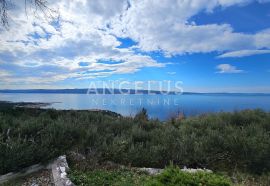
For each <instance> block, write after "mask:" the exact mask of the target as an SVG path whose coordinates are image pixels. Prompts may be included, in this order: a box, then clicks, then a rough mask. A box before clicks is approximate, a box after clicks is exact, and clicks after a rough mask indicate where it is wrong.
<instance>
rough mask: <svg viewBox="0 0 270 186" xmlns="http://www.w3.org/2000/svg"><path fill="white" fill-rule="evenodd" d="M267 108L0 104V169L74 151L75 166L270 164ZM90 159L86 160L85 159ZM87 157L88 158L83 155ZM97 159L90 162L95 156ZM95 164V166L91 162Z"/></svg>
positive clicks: (268, 168)
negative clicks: (154, 115) (176, 115)
mask: <svg viewBox="0 0 270 186" xmlns="http://www.w3.org/2000/svg"><path fill="white" fill-rule="evenodd" d="M269 139H270V114H269V113H267V112H264V111H262V110H245V111H241V112H234V113H218V114H208V115H202V116H198V117H190V118H186V119H182V120H175V119H172V120H170V121H168V122H160V121H158V120H149V119H148V118H147V112H146V111H145V110H144V111H142V112H141V113H138V114H137V115H136V117H135V118H129V117H121V116H119V115H117V114H115V113H112V112H99V111H96V112H94V111H72V110H70V111H57V110H42V109H30V108H8V109H2V110H0V174H5V173H7V172H10V171H17V170H19V169H21V168H23V167H26V166H29V165H32V164H35V163H39V162H47V161H48V160H50V159H52V158H55V157H56V156H58V155H61V154H66V153H68V152H70V151H76V152H80V153H82V154H84V155H85V156H86V160H84V161H86V163H85V164H83V165H81V169H84V168H85V169H87V170H89V169H91V167H83V166H89V165H91V166H94V165H95V164H98V163H100V162H104V161H112V162H115V163H119V164H123V165H129V166H136V167H157V168H164V167H165V166H166V165H168V164H170V162H172V163H173V164H174V165H178V166H180V167H183V166H187V167H191V168H192V167H193V168H197V167H201V168H208V169H211V170H214V171H219V172H220V171H222V172H227V173H228V174H231V173H233V172H238V171H239V172H244V173H249V174H257V175H259V174H264V173H267V172H270V158H269V157H270V140H269ZM87 162H88V163H87ZM89 162H92V163H89ZM93 162H95V163H93ZM93 169H94V167H93Z"/></svg>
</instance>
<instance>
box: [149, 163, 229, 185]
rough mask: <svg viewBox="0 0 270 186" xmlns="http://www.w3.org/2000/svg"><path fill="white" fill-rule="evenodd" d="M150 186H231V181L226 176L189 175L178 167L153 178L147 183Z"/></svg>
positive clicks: (211, 174) (204, 173)
mask: <svg viewBox="0 0 270 186" xmlns="http://www.w3.org/2000/svg"><path fill="white" fill-rule="evenodd" d="M146 185H149V186H165V185H166V186H174V185H179V186H230V185H232V183H231V181H230V180H229V179H228V178H225V177H224V176H221V175H217V174H213V173H206V172H196V173H187V172H183V171H181V170H180V169H179V168H178V167H172V166H171V167H168V168H166V169H165V170H164V172H162V174H160V175H157V176H155V177H153V178H152V179H151V180H150V181H147V182H146Z"/></svg>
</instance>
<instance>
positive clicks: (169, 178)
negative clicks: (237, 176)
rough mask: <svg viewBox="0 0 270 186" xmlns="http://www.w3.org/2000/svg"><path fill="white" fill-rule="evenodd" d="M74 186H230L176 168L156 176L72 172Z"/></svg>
mask: <svg viewBox="0 0 270 186" xmlns="http://www.w3.org/2000/svg"><path fill="white" fill-rule="evenodd" d="M69 177H70V178H71V180H72V182H73V183H74V184H76V185H89V186H90V185H93V186H94V185H95V186H99V185H112V186H116V185H117V186H127V185H129V186H142V185H145V186H165V185H166V186H174V185H179V186H230V185H232V183H231V181H230V180H229V179H228V178H225V177H224V176H220V175H217V174H213V173H205V172H197V173H187V172H183V171H181V170H180V169H179V168H178V167H172V166H170V167H168V168H166V169H165V170H164V172H162V173H161V174H160V175H157V176H150V175H147V174H146V173H143V172H138V171H134V170H128V169H119V170H113V171H112V170H94V171H87V172H84V171H72V172H70V174H69Z"/></svg>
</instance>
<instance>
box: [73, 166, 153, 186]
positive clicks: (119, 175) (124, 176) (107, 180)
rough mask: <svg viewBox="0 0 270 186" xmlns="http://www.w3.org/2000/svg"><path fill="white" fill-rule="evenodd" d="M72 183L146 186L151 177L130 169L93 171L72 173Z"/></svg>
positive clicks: (96, 185)
mask: <svg viewBox="0 0 270 186" xmlns="http://www.w3.org/2000/svg"><path fill="white" fill-rule="evenodd" d="M69 177H70V179H71V181H72V182H73V183H74V184H75V185H78V186H79V185H81V186H83V185H88V186H99V185H111V186H135V185H136V186H137V185H144V183H145V182H146V181H147V180H149V179H150V176H149V175H147V174H146V173H143V172H138V171H132V170H128V169H118V170H93V171H87V172H84V171H71V172H70V173H69Z"/></svg>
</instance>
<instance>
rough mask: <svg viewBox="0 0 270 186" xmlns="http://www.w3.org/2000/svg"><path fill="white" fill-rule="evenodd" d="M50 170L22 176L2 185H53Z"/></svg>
mask: <svg viewBox="0 0 270 186" xmlns="http://www.w3.org/2000/svg"><path fill="white" fill-rule="evenodd" d="M53 185H54V184H53V179H52V175H51V171H50V170H42V171H39V172H37V173H34V174H31V175H29V176H26V177H24V178H20V179H18V180H14V181H11V182H8V183H5V184H4V186H53Z"/></svg>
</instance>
